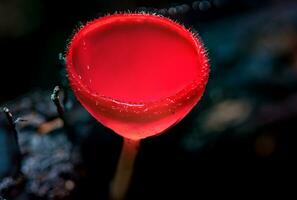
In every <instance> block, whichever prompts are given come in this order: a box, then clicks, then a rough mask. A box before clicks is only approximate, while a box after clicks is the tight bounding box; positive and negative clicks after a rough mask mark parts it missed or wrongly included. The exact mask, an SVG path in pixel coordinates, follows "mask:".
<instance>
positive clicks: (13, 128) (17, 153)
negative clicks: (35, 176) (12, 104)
mask: <svg viewBox="0 0 297 200" xmlns="http://www.w3.org/2000/svg"><path fill="white" fill-rule="evenodd" d="M3 112H4V114H5V116H6V119H7V121H8V128H9V130H10V131H11V132H12V133H13V138H14V142H15V147H16V149H15V154H14V156H15V160H14V162H15V164H16V167H17V173H16V174H19V173H20V171H21V161H22V153H21V148H20V145H19V138H18V132H17V130H16V126H15V125H16V122H17V121H19V120H18V119H17V120H16V121H14V120H13V116H12V114H11V112H10V111H9V109H8V108H7V107H4V108H3Z"/></svg>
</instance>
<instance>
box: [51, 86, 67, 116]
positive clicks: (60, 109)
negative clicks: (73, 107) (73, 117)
mask: <svg viewBox="0 0 297 200" xmlns="http://www.w3.org/2000/svg"><path fill="white" fill-rule="evenodd" d="M59 93H60V87H59V86H56V87H55V88H54V91H53V93H52V95H51V99H52V101H53V102H54V104H55V106H56V108H57V112H58V114H59V116H60V117H61V118H62V119H63V118H64V109H63V107H62V105H61V102H60V96H59Z"/></svg>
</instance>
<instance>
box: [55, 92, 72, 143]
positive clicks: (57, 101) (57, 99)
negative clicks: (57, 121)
mask: <svg viewBox="0 0 297 200" xmlns="http://www.w3.org/2000/svg"><path fill="white" fill-rule="evenodd" d="M59 94H60V87H59V86H56V87H55V88H54V91H53V93H52V95H51V100H52V101H53V102H54V104H55V106H56V109H57V112H58V114H59V117H60V118H61V119H62V120H63V123H64V128H65V130H66V133H67V136H68V139H69V140H70V141H71V142H75V137H74V130H73V129H72V128H71V126H69V125H68V123H67V121H66V119H65V115H64V114H65V113H64V109H63V106H62V104H61V102H60V96H59Z"/></svg>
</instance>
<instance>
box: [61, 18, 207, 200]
mask: <svg viewBox="0 0 297 200" xmlns="http://www.w3.org/2000/svg"><path fill="white" fill-rule="evenodd" d="M66 62H67V71H68V75H69V80H70V83H71V86H72V89H73V90H74V93H75V95H76V97H77V98H78V100H79V101H80V102H81V104H82V105H83V106H84V107H85V108H86V109H87V110H88V111H89V112H90V113H91V115H92V116H94V117H95V118H96V119H97V120H98V121H99V122H101V123H102V124H103V125H105V126H107V127H109V128H111V129H112V130H114V131H115V132H116V133H117V134H119V135H121V136H123V137H124V139H125V140H124V147H123V153H122V157H125V155H126V154H125V153H124V152H125V151H126V152H127V151H128V152H129V151H130V153H128V156H127V155H126V157H129V156H130V158H126V159H124V160H130V161H129V162H130V164H131V163H132V165H133V161H134V157H135V154H133V153H131V152H136V151H137V150H136V149H137V148H136V147H137V146H138V143H139V140H140V139H143V138H147V137H150V136H154V135H157V134H160V133H163V132H164V131H165V130H167V129H168V128H170V127H171V126H173V125H174V124H176V123H178V122H179V121H180V120H181V119H182V118H184V117H185V116H186V114H187V113H188V112H189V111H190V110H191V109H192V108H193V107H194V106H195V105H196V104H197V102H198V101H199V99H200V98H201V96H202V94H203V92H204V89H205V86H206V83H207V80H208V74H209V65H208V59H207V56H206V54H205V49H204V47H203V45H202V42H201V41H200V40H199V39H198V38H197V37H196V36H195V35H194V34H192V33H191V32H190V31H189V30H187V29H185V28H184V27H183V26H181V25H179V24H177V23H175V22H173V21H171V20H169V19H167V18H165V17H161V16H156V15H151V14H143V13H141V14H131V13H129V14H114V15H109V16H106V17H102V18H99V19H96V20H94V21H92V22H89V23H88V24H86V25H85V26H84V27H82V28H81V29H80V30H79V31H78V32H77V33H76V34H75V35H74V37H73V38H72V41H71V43H70V45H69V47H68V52H67V57H66ZM121 160H123V159H122V158H121V159H120V163H119V167H118V173H122V172H119V171H121V169H120V168H123V167H120V166H121V165H125V163H126V164H127V162H125V161H121ZM121 162H123V163H124V164H123V163H122V164H121ZM126 167H128V168H129V164H128V166H126ZM124 168H125V167H124ZM130 168H132V167H131V166H130ZM122 170H123V169H122ZM126 171H127V169H126ZM128 174H129V173H128ZM120 176H121V175H116V177H115V180H114V182H117V180H116V179H117V177H120ZM128 176H129V175H128ZM126 177H127V176H126ZM119 179H123V177H122V178H119ZM128 179H129V178H128ZM123 182H125V181H123ZM126 182H129V181H128V180H126ZM122 187H123V186H122ZM122 190H125V189H122ZM119 196H120V195H119Z"/></svg>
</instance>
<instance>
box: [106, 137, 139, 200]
mask: <svg viewBox="0 0 297 200" xmlns="http://www.w3.org/2000/svg"><path fill="white" fill-rule="evenodd" d="M139 144H140V140H130V139H127V138H124V144H123V147H122V152H121V155H120V159H119V162H118V166H117V169H116V173H115V176H114V179H113V181H112V183H111V189H110V200H123V199H125V196H126V193H127V191H128V189H129V185H130V181H131V177H132V173H133V167H134V162H135V158H136V155H137V152H138V149H139Z"/></svg>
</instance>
